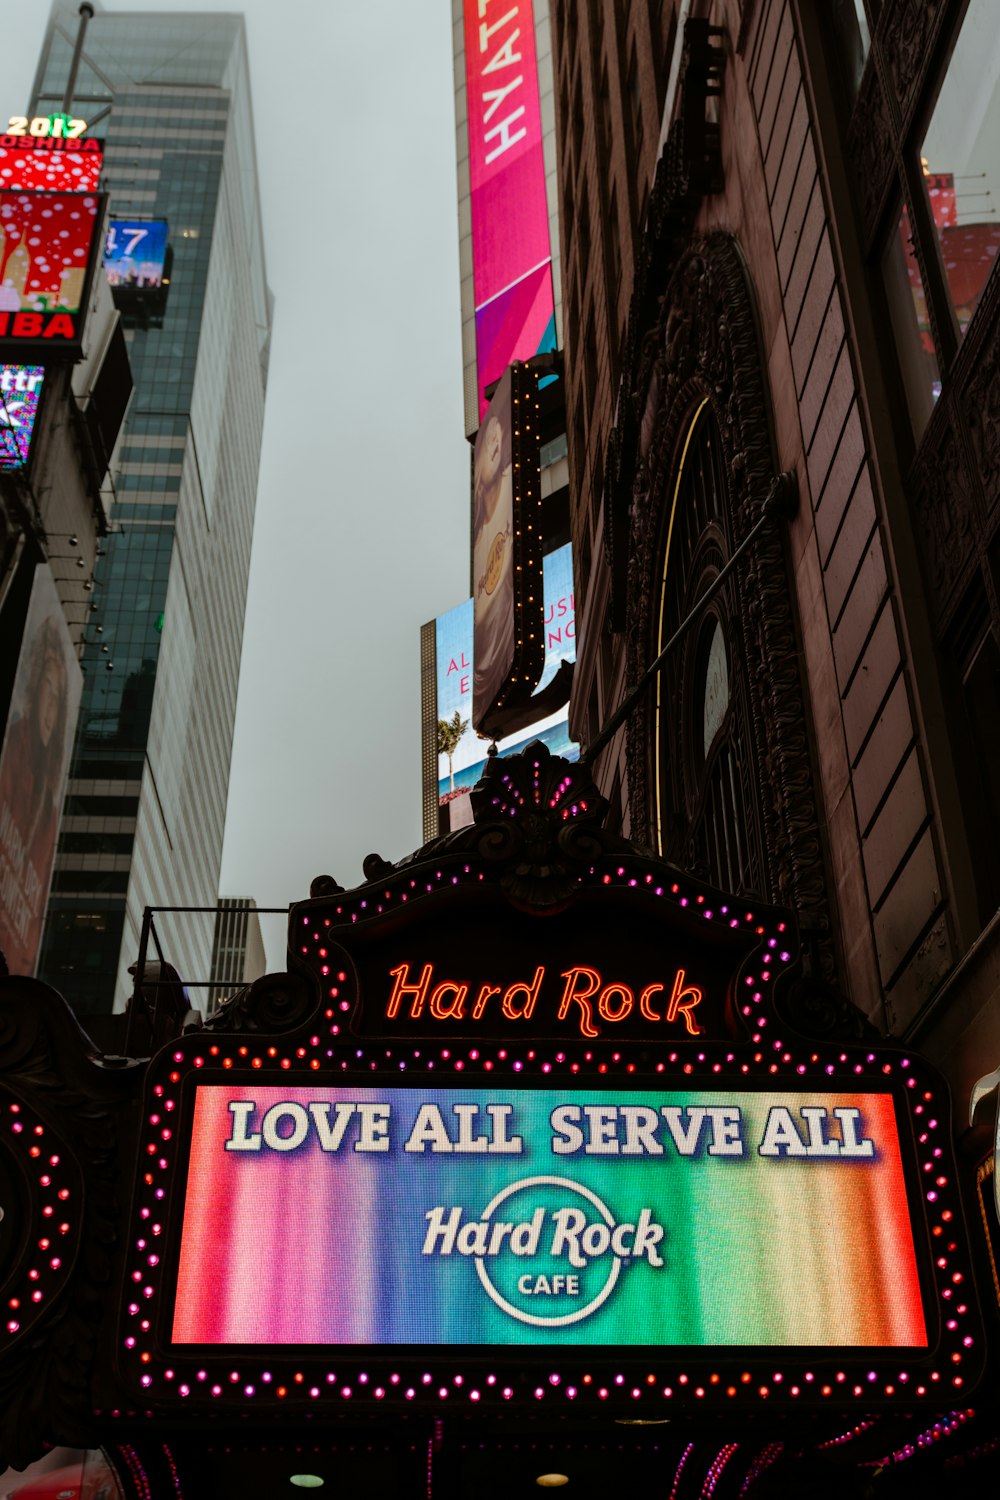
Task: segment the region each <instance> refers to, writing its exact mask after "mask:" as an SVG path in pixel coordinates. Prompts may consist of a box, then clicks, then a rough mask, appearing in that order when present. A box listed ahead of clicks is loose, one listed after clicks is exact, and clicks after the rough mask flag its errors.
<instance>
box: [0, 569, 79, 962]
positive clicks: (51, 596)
mask: <svg viewBox="0 0 1000 1500" xmlns="http://www.w3.org/2000/svg"><path fill="white" fill-rule="evenodd" d="M82 686H83V678H82V674H81V672H80V665H79V663H78V661H77V659H76V652H75V651H74V649H73V643H72V641H71V640H70V636H69V631H68V629H67V628H66V619H65V616H64V614H63V611H62V606H61V605H60V603H59V596H58V594H57V593H56V586H55V584H54V583H53V581H52V575H51V573H50V572H49V570H48V568H47V567H45V566H44V565H42V566H39V567H38V568H36V570H35V579H34V583H33V585H32V590H31V601H30V603H29V605H28V615H27V619H26V621H25V626H24V634H23V636H22V638H21V651H20V655H19V657H18V662H17V673H16V675H15V678H14V692H13V696H12V699H11V711H10V717H9V719H8V721H7V730H6V733H5V735H4V741H3V750H2V753H0V951H2V952H3V953H4V955H5V957H6V959H7V963H8V965H9V967H10V972H11V973H12V974H33V973H34V972H35V961H36V959H37V957H38V946H39V942H40V939H41V934H42V918H43V917H44V915H45V902H46V900H47V899H48V894H49V882H50V880H51V878H52V863H53V860H54V858H55V852H56V834H57V831H58V827H59V815H60V812H61V810H62V801H63V793H64V791H65V789H66V777H67V775H68V773H69V753H70V747H71V746H72V743H73V732H74V730H75V728H76V717H77V712H78V710H79V706H80V694H81V691H82Z"/></svg>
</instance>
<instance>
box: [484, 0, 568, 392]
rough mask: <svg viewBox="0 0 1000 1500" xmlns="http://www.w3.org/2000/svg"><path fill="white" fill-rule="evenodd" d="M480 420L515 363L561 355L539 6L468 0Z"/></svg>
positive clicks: (527, 0) (517, 0)
mask: <svg viewBox="0 0 1000 1500" xmlns="http://www.w3.org/2000/svg"><path fill="white" fill-rule="evenodd" d="M464 9H465V81H466V89H467V95H468V116H469V125H468V130H469V178H470V186H471V192H472V268H473V290H474V296H475V306H476V360H477V366H478V378H479V414H480V416H482V415H483V413H484V412H485V411H486V408H487V406H488V404H489V403H488V401H487V400H486V395H485V390H486V387H487V386H488V385H491V384H492V383H493V382H494V381H495V380H498V379H499V378H500V376H501V375H502V374H503V372H504V370H505V369H506V368H507V366H508V365H509V364H510V363H511V362H512V361H513V360H515V359H530V358H531V357H532V355H534V354H538V353H540V352H542V351H543V350H547V349H554V348H555V313H554V304H553V297H552V266H551V261H552V251H551V248H550V244H549V217H548V205H547V202H546V197H545V157H544V153H543V149H542V118H541V108H540V104H539V91H538V61H537V57H536V52H535V19H534V15H533V14H532V5H531V0H510V4H508V5H503V6H499V7H495V9H496V11H497V14H496V15H495V16H494V15H493V14H492V13H487V12H486V9H485V7H484V5H483V3H482V0H464Z"/></svg>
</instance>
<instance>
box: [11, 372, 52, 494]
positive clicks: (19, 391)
mask: <svg viewBox="0 0 1000 1500" xmlns="http://www.w3.org/2000/svg"><path fill="white" fill-rule="evenodd" d="M44 377H45V371H44V370H43V369H42V367H41V365H0V469H22V468H23V467H24V465H25V464H26V463H27V462H28V453H29V452H30V450H31V437H32V434H33V432H34V430H35V419H36V417H37V416H38V403H39V401H40V399H41V394H42V382H43V380H44Z"/></svg>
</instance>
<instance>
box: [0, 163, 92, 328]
mask: <svg viewBox="0 0 1000 1500" xmlns="http://www.w3.org/2000/svg"><path fill="white" fill-rule="evenodd" d="M100 206H101V200H100V198H98V197H97V196H96V195H95V194H91V193H15V192H0V339H7V338H13V339H22V340H43V341H44V340H49V339H51V340H52V342H53V343H55V344H58V343H60V342H62V341H65V340H67V339H68V340H72V339H74V338H76V336H77V333H78V327H77V321H76V315H77V314H78V313H79V312H80V310H81V308H82V306H83V300H84V294H85V288H86V283H87V270H88V266H89V264H90V253H91V246H92V244H93V239H94V230H95V226H96V223H97V218H98V213H99V211H100Z"/></svg>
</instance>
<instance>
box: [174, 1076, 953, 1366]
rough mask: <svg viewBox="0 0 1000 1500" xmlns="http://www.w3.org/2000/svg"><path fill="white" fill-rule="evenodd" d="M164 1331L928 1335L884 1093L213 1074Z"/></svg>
mask: <svg viewBox="0 0 1000 1500" xmlns="http://www.w3.org/2000/svg"><path fill="white" fill-rule="evenodd" d="M290 1223H294V1224H295V1226H296V1228H295V1233H294V1234H289V1225H290ZM208 1265H211V1266H213V1267H215V1268H216V1272H215V1274H212V1275H206V1266H208ZM262 1265H264V1266H266V1267H267V1275H266V1277H261V1276H260V1274H259V1273H260V1267H261V1266H262ZM223 1267H224V1268H225V1271H224V1274H222V1275H220V1274H219V1268H223ZM170 1337H171V1342H172V1343H174V1344H180V1345H183V1344H205V1345H229V1344H244V1345H262V1344H263V1345H273V1344H365V1345H370V1344H390V1345H397V1344H462V1345H510V1344H515V1345H524V1344H541V1345H547V1346H557V1345H564V1344H588V1345H616V1346H619V1347H628V1346H649V1345H660V1346H668V1345H684V1346H688V1347H706V1346H719V1345H739V1346H741V1347H743V1348H753V1347H758V1348H759V1347H768V1348H774V1347H780V1346H798V1347H806V1346H811V1347H823V1348H828V1349H831V1350H832V1349H854V1348H869V1349H876V1348H883V1349H885V1348H896V1349H903V1348H908V1349H926V1347H927V1344H928V1334H927V1324H926V1319H925V1313H924V1307H923V1300H922V1297H921V1289H920V1280H919V1275H918V1268H917V1257H916V1252H915V1249H914V1244H913V1238H912V1234H911V1230H910V1214H909V1207H908V1201H907V1189H906V1184H905V1180H904V1171H903V1162H902V1158H901V1151H900V1140H899V1134H898V1131H897V1126H896V1118H895V1110H894V1106H893V1101H892V1098H891V1096H890V1095H889V1094H887V1093H858V1092H840V1091H821V1092H814V1091H811V1090H810V1091H806V1090H795V1091H790V1092H786V1091H774V1090H772V1091H764V1092H748V1091H737V1092H730V1091H727V1090H725V1089H721V1090H711V1091H707V1090H704V1089H693V1090H690V1091H687V1090H685V1091H662V1090H651V1089H648V1088H645V1089H642V1090H639V1091H636V1092H633V1091H621V1090H616V1089H608V1090H603V1091H598V1090H593V1089H583V1090H580V1091H575V1090H569V1091H567V1090H566V1089H565V1088H563V1089H555V1088H546V1089H537V1088H532V1089H524V1090H517V1089H510V1088H506V1089H502V1088H451V1087H449V1088H438V1087H420V1088H399V1087H393V1086H391V1085H389V1086H385V1085H383V1086H381V1087H379V1086H374V1087H357V1086H355V1087H318V1086H302V1085H299V1086H294V1087H288V1088H282V1087H280V1086H270V1087H266V1088H264V1087H261V1088H253V1087H248V1086H247V1085H246V1084H239V1085H226V1084H217V1085H203V1086H199V1087H198V1088H197V1090H196V1098H195V1107H194V1119H193V1126H192V1135H191V1146H190V1160H189V1167H188V1177H187V1189H186V1194H185V1199H184V1212H183V1226H182V1234H181V1242H180V1252H179V1261H178V1269H177V1290H176V1298H175V1302H174V1309H173V1318H172V1324H171V1333H170Z"/></svg>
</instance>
